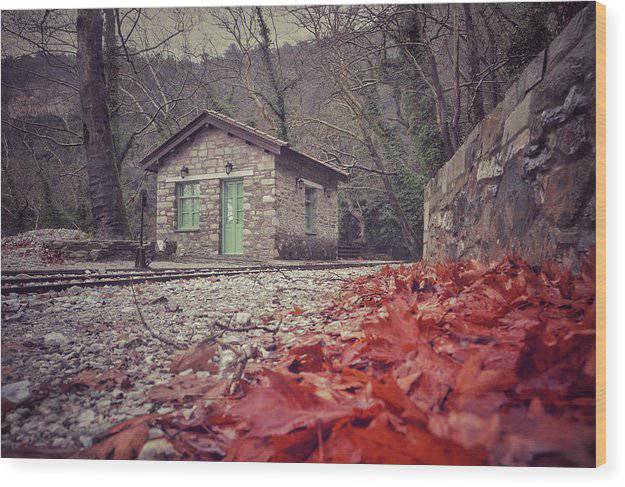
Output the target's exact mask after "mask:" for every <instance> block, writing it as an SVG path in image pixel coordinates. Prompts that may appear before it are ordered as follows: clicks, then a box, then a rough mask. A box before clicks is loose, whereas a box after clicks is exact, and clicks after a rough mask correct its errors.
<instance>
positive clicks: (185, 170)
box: [180, 166, 189, 179]
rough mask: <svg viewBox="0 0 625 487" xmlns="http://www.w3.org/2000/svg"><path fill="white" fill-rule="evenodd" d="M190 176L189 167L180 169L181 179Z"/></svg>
mask: <svg viewBox="0 0 625 487" xmlns="http://www.w3.org/2000/svg"><path fill="white" fill-rule="evenodd" d="M188 175H189V168H188V167H187V166H182V168H181V169H180V177H181V178H183V179H184V178H185V177H186V176H188Z"/></svg>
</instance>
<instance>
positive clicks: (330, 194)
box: [323, 188, 332, 198]
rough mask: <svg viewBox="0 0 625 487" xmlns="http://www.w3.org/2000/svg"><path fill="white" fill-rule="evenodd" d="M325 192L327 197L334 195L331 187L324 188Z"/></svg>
mask: <svg viewBox="0 0 625 487" xmlns="http://www.w3.org/2000/svg"><path fill="white" fill-rule="evenodd" d="M323 194H324V195H325V196H326V198H329V197H330V196H332V190H331V189H330V188H324V189H323Z"/></svg>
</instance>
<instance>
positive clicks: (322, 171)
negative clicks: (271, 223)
mask: <svg viewBox="0 0 625 487" xmlns="http://www.w3.org/2000/svg"><path fill="white" fill-rule="evenodd" d="M299 178H303V179H306V180H308V181H311V182H313V183H316V184H318V185H321V186H322V187H323V189H316V190H315V195H314V198H315V227H314V233H313V234H308V233H307V232H306V226H305V189H304V187H303V186H302V185H301V184H300V185H299V187H298V183H297V180H298V179H299ZM276 208H277V222H276V224H277V228H276V248H277V253H278V256H279V258H281V259H322V260H328V259H336V252H337V243H338V236H339V234H338V194H337V178H336V175H335V174H334V173H333V172H331V171H330V170H329V169H326V168H324V167H321V166H316V165H313V164H311V163H310V162H308V161H299V160H297V159H296V158H290V159H289V158H286V157H284V156H281V157H276Z"/></svg>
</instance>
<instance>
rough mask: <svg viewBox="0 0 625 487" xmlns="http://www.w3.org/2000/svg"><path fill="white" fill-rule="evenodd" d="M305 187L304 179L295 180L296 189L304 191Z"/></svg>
mask: <svg viewBox="0 0 625 487" xmlns="http://www.w3.org/2000/svg"><path fill="white" fill-rule="evenodd" d="M303 187H304V179H303V178H297V179H296V180H295V188H296V189H302V188H303Z"/></svg>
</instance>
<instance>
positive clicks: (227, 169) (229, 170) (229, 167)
mask: <svg viewBox="0 0 625 487" xmlns="http://www.w3.org/2000/svg"><path fill="white" fill-rule="evenodd" d="M231 172H232V163H231V162H227V163H226V174H230V173H231Z"/></svg>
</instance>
